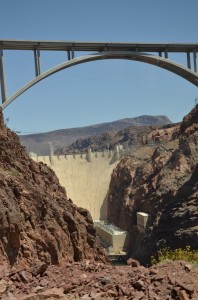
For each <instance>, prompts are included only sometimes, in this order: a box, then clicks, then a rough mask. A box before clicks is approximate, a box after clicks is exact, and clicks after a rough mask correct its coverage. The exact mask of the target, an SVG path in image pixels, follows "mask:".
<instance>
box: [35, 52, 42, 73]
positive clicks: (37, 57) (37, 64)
mask: <svg viewBox="0 0 198 300" xmlns="http://www.w3.org/2000/svg"><path fill="white" fill-rule="evenodd" d="M34 64H35V75H36V77H37V76H39V75H40V74H41V58H40V50H39V49H35V50H34Z"/></svg>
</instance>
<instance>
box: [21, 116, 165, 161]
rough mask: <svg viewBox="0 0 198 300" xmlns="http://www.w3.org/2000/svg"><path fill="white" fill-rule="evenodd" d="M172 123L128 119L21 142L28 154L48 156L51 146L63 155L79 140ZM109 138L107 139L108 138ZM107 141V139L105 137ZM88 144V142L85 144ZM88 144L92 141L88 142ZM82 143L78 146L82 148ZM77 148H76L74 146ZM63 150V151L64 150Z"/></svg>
mask: <svg viewBox="0 0 198 300" xmlns="http://www.w3.org/2000/svg"><path fill="white" fill-rule="evenodd" d="M170 123H171V121H170V120H169V119H168V118H167V117H166V116H147V115H144V116H139V117H136V118H126V119H121V120H117V121H113V122H108V123H101V124H94V125H90V126H85V127H77V128H68V129H60V130H55V131H51V132H45V133H38V134H29V135H21V136H20V141H21V143H22V144H23V145H24V146H25V147H26V149H27V151H28V152H35V153H37V155H48V154H49V152H50V151H49V150H50V146H49V144H51V145H53V148H54V150H57V154H58V153H59V154H61V153H62V154H63V153H64V151H65V150H66V149H67V145H69V144H72V143H74V142H75V141H76V140H78V139H80V140H81V139H84V138H89V137H94V138H96V140H97V137H96V136H99V135H102V134H103V133H105V132H107V131H108V132H110V133H114V134H115V133H116V132H117V131H118V130H121V129H124V128H127V127H129V126H149V125H164V124H170ZM106 138H107V137H106ZM104 139H105V137H104ZM85 143H86V144H87V142H85ZM88 143H90V141H89V140H88ZM108 143H109V142H108ZM80 144H81V142H80V143H79V145H78V143H77V145H76V146H78V147H79V146H80ZM74 147H75V146H74ZM62 148H63V149H62Z"/></svg>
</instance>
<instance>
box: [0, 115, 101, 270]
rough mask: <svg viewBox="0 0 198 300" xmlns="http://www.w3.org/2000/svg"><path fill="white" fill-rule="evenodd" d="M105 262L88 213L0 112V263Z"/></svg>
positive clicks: (21, 264) (19, 265)
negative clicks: (30, 151)
mask: <svg viewBox="0 0 198 300" xmlns="http://www.w3.org/2000/svg"><path fill="white" fill-rule="evenodd" d="M84 258H87V259H96V260H99V261H100V260H105V256H104V253H103V251H102V250H101V248H100V247H99V246H98V245H97V243H96V234H95V229H94V227H93V222H92V219H91V216H90V214H89V212H88V211H87V210H85V209H82V208H78V207H76V206H75V205H74V204H73V203H72V201H71V200H70V199H68V198H67V196H66V193H65V190H64V188H63V187H61V186H60V185H59V182H58V179H57V177H56V176H55V174H54V172H53V171H52V170H50V169H49V168H48V167H47V165H45V164H43V163H39V164H37V163H35V162H34V161H32V160H31V159H30V158H29V157H28V155H27V153H26V152H25V150H24V147H22V146H21V145H20V143H19V139H18V137H17V135H16V134H15V133H13V132H11V131H10V130H9V129H7V128H6V127H5V125H4V122H3V116H2V111H0V264H4V266H5V265H10V266H18V267H22V266H27V265H32V263H35V262H36V261H40V262H42V263H45V264H47V265H48V264H61V263H62V262H64V261H70V262H72V261H80V260H82V259H84Z"/></svg>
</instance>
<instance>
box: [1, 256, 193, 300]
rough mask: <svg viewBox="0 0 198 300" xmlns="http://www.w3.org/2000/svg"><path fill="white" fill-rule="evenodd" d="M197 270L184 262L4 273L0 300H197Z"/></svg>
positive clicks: (71, 266)
mask: <svg viewBox="0 0 198 300" xmlns="http://www.w3.org/2000/svg"><path fill="white" fill-rule="evenodd" d="M197 277H198V269H197V268H195V267H193V266H192V265H191V264H189V263H186V262H184V261H175V262H168V263H164V264H161V265H158V266H152V267H151V268H145V267H143V266H138V265H137V264H136V266H134V267H133V266H132V265H129V266H116V267H115V266H111V265H105V264H103V263H96V262H94V261H89V260H86V261H83V262H78V263H73V264H70V263H67V264H65V265H62V266H61V267H57V266H53V265H52V266H49V268H48V269H47V270H46V271H45V272H44V273H43V274H40V273H39V274H37V275H35V274H34V273H32V270H25V271H24V270H19V271H17V272H12V273H7V274H6V276H4V279H2V280H0V297H1V296H2V298H1V299H3V300H10V299H12V300H18V299H20V300H33V299H34V300H36V299H40V300H41V299H49V300H50V299H51V300H52V299H60V300H69V299H84V300H99V299H108V300H113V299H118V300H119V299H122V300H127V299H129V300H148V299H149V300H155V299H156V300H157V299H159V300H164V299H167V300H171V299H178V300H190V299H191V300H197V299H198V286H197Z"/></svg>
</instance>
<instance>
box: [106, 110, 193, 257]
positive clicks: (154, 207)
mask: <svg viewBox="0 0 198 300" xmlns="http://www.w3.org/2000/svg"><path fill="white" fill-rule="evenodd" d="M176 132H177V134H175V136H176V137H177V138H176V137H175V138H174V139H173V138H172V140H171V141H167V142H166V143H163V144H161V145H159V146H158V147H157V148H152V147H149V146H148V145H147V146H144V147H141V148H138V149H137V150H136V151H135V152H134V153H133V156H131V157H126V158H124V159H123V160H122V161H121V162H120V163H119V164H118V166H117V167H116V169H115V170H114V172H113V174H112V179H111V183H110V195H109V199H108V219H109V220H110V222H112V223H114V224H116V225H117V226H119V227H121V228H123V229H125V230H128V231H129V232H130V237H131V244H130V252H131V255H133V256H135V257H137V258H139V259H143V260H146V259H148V258H149V256H150V255H151V254H152V253H153V252H154V251H156V250H157V249H159V248H161V247H164V246H170V247H172V248H178V247H185V246H186V245H190V246H191V247H193V248H194V249H197V248H198V106H196V107H195V108H194V109H193V110H192V112H191V113H189V114H188V115H187V116H186V117H185V118H184V120H183V122H182V124H181V126H180V129H179V130H178V128H177V130H176ZM173 136H174V135H173ZM173 136H172V137H173ZM138 211H141V212H146V213H148V214H149V215H150V216H151V218H150V224H148V226H147V230H146V233H145V236H144V237H143V236H141V235H140V234H139V233H138V231H137V228H136V224H137V220H136V213H137V212H138Z"/></svg>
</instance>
